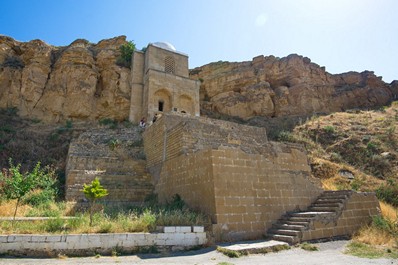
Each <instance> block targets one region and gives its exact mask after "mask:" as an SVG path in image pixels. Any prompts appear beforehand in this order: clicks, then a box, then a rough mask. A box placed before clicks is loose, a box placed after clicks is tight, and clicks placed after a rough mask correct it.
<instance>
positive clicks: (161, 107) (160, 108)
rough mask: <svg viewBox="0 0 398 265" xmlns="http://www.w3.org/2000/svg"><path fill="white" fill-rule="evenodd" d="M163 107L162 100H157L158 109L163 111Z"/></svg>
mask: <svg viewBox="0 0 398 265" xmlns="http://www.w3.org/2000/svg"><path fill="white" fill-rule="evenodd" d="M163 108H164V102H163V101H161V100H159V102H158V111H163Z"/></svg>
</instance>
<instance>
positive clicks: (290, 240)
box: [268, 234, 299, 244]
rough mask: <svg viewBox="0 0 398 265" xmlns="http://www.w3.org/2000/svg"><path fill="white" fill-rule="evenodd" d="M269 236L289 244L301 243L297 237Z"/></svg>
mask: <svg viewBox="0 0 398 265" xmlns="http://www.w3.org/2000/svg"><path fill="white" fill-rule="evenodd" d="M268 236H269V237H270V238H272V239H274V240H278V241H283V242H287V243H289V244H296V243H298V242H299V239H298V238H297V237H295V236H286V235H277V234H268Z"/></svg>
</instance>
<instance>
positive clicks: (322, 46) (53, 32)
mask: <svg viewBox="0 0 398 265" xmlns="http://www.w3.org/2000/svg"><path fill="white" fill-rule="evenodd" d="M0 6H1V15H0V34H4V35H7V36H10V37H13V38H14V39H16V40H19V41H29V40H32V39H42V40H44V41H45V42H47V43H49V44H52V45H60V46H61V45H68V44H70V43H71V42H72V41H74V40H75V39H77V38H84V39H87V40H89V41H91V42H95V43H96V42H98V41H99V40H101V39H105V38H112V37H115V36H119V35H126V36H127V39H128V40H133V41H134V42H135V43H136V44H137V48H142V47H144V46H146V45H147V44H148V43H150V42H156V41H168V42H170V43H172V44H173V45H174V46H175V47H176V48H177V50H178V51H181V52H184V53H187V54H188V55H189V57H190V67H191V68H193V67H196V66H201V65H204V64H207V63H210V62H214V61H219V60H223V61H248V60H251V59H252V58H253V57H255V56H257V55H260V54H263V55H275V56H278V57H284V56H287V55H289V54H291V53H297V54H300V55H303V56H307V57H309V58H311V60H312V61H313V62H315V63H318V64H319V65H321V66H326V70H327V71H328V72H330V73H332V74H336V73H341V72H346V71H350V70H352V71H358V72H361V71H364V70H372V71H375V74H376V75H379V76H383V80H384V81H386V82H391V81H392V80H394V79H398V1H396V0H273V1H271V0H196V1H192V0H175V1H174V0H169V1H164V0H163V1H161V0H158V1H154V0H140V1H135V0H53V1H50V0H1V1H0Z"/></svg>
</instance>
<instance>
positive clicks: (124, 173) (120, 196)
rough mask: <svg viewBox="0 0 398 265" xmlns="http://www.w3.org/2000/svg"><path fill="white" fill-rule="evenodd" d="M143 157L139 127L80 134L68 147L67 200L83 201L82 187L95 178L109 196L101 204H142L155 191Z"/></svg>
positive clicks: (97, 130)
mask: <svg viewBox="0 0 398 265" xmlns="http://www.w3.org/2000/svg"><path fill="white" fill-rule="evenodd" d="M142 153H143V147H142V138H141V129H140V128H138V127H132V128H129V129H118V130H112V129H96V130H90V131H87V132H84V133H82V134H81V135H80V136H79V138H78V139H74V140H73V141H72V142H71V144H70V146H69V152H68V158H67V166H66V183H65V197H66V200H68V201H77V202H80V201H84V200H85V197H84V194H83V192H82V191H81V190H82V188H83V184H88V183H90V182H91V181H92V180H93V179H94V178H96V177H97V178H98V179H99V180H100V182H101V184H102V185H103V186H104V187H105V188H106V189H107V190H108V192H109V195H108V196H106V197H105V198H104V199H103V200H104V201H107V202H123V203H125V202H126V203H142V202H143V201H144V199H145V197H146V196H147V195H149V194H151V193H152V192H153V188H154V186H153V182H152V177H151V175H150V174H149V173H148V172H147V170H146V161H145V160H144V157H143V155H142Z"/></svg>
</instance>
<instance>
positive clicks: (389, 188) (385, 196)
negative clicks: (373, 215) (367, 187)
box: [376, 179, 398, 207]
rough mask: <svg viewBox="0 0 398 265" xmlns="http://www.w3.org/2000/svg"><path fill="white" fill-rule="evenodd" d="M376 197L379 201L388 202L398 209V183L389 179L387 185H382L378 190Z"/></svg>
mask: <svg viewBox="0 0 398 265" xmlns="http://www.w3.org/2000/svg"><path fill="white" fill-rule="evenodd" d="M376 196H377V198H378V199H379V200H382V201H384V202H387V203H389V204H391V205H393V206H395V207H398V183H397V181H395V180H393V179H389V180H388V181H387V184H382V185H381V186H380V187H379V188H378V189H376Z"/></svg>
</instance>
